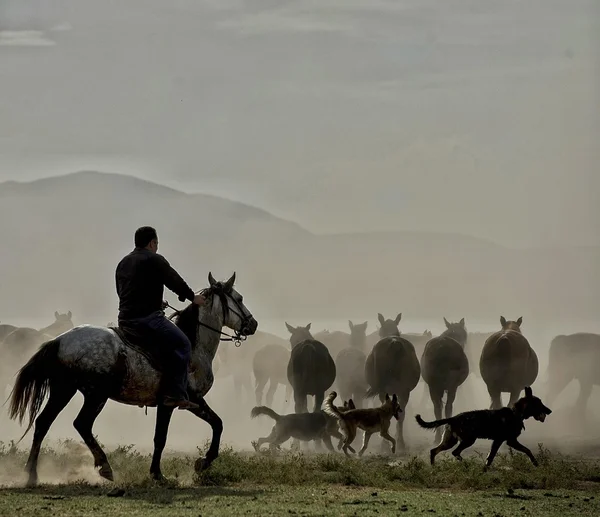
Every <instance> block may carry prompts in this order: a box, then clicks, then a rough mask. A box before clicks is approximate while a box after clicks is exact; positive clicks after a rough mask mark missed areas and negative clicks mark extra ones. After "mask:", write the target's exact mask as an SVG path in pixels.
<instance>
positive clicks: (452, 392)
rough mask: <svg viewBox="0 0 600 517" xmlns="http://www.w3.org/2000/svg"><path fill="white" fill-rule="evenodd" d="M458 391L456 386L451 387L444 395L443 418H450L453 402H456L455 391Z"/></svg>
mask: <svg viewBox="0 0 600 517" xmlns="http://www.w3.org/2000/svg"><path fill="white" fill-rule="evenodd" d="M457 390H458V386H452V387H451V388H450V389H449V390H448V391H447V395H446V407H445V408H444V416H445V417H446V418H451V417H452V409H453V408H452V406H453V404H454V401H455V400H456V391H457Z"/></svg>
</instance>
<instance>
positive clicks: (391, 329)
mask: <svg viewBox="0 0 600 517" xmlns="http://www.w3.org/2000/svg"><path fill="white" fill-rule="evenodd" d="M377 319H378V320H379V324H380V325H381V327H380V328H379V337H380V338H384V337H391V336H399V335H400V330H398V324H399V323H400V320H401V319H402V313H400V314H398V316H396V318H395V319H393V320H386V319H385V318H384V317H383V314H381V313H379V314H377Z"/></svg>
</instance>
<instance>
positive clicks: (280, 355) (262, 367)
mask: <svg viewBox="0 0 600 517" xmlns="http://www.w3.org/2000/svg"><path fill="white" fill-rule="evenodd" d="M273 337H274V338H276V341H280V338H279V337H277V336H273ZM281 341H283V340H281ZM289 361H290V350H289V348H287V347H285V346H283V345H282V344H280V343H278V342H276V343H270V344H268V345H265V346H263V347H262V348H261V349H260V350H257V352H256V354H254V358H253V359H252V371H253V372H254V378H255V380H256V384H255V395H256V405H257V406H262V397H263V391H264V389H265V387H266V385H267V383H269V389H268V390H267V395H266V405H267V406H268V407H270V408H272V407H273V397H274V396H275V392H276V390H277V387H278V386H279V385H280V384H281V385H282V386H284V388H285V399H286V402H287V401H288V400H290V396H291V394H292V386H291V385H290V383H289V382H288V379H287V365H288V363H289ZM286 405H287V404H286Z"/></svg>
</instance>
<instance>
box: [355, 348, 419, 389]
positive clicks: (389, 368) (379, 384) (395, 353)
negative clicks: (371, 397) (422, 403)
mask: <svg viewBox="0 0 600 517" xmlns="http://www.w3.org/2000/svg"><path fill="white" fill-rule="evenodd" d="M420 377H421V365H420V364H419V359H418V358H417V354H416V352H415V347H414V346H413V344H412V343H411V342H410V341H408V340H407V339H404V338H402V337H387V338H384V339H381V340H380V341H379V342H378V343H377V344H376V345H375V346H374V347H373V350H372V351H371V353H370V354H369V356H368V357H367V361H366V363H365V379H366V381H367V383H368V384H369V386H371V389H370V390H369V392H370V393H384V392H386V391H387V392H389V391H397V390H401V391H408V392H410V391H412V390H413V389H414V388H415V386H416V385H417V384H418V382H419V379H420Z"/></svg>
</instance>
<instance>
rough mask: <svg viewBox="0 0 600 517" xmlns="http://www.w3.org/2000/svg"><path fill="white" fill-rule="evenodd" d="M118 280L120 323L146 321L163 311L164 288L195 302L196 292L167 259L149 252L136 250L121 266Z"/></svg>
mask: <svg viewBox="0 0 600 517" xmlns="http://www.w3.org/2000/svg"><path fill="white" fill-rule="evenodd" d="M115 279H116V282H117V294H118V295H119V321H127V320H131V319H135V318H143V317H145V316H149V315H150V314H152V313H153V312H156V311H160V310H162V302H163V292H164V286H166V287H167V288H168V289H170V290H171V291H173V292H174V293H175V294H177V296H179V300H180V301H182V302H183V301H185V300H189V301H190V302H191V301H193V300H194V291H193V290H192V289H191V288H190V286H188V285H187V284H186V283H185V282H184V280H183V278H181V276H179V273H177V271H175V270H174V269H173V268H172V267H171V265H170V264H169V262H168V261H167V259H165V258H164V257H163V256H162V255H159V254H158V253H153V252H151V251H150V250H147V249H145V248H135V249H134V250H133V251H132V252H131V253H129V255H127V256H125V257H124V258H123V259H122V260H121V262H119V265H118V266H117V270H116V273H115Z"/></svg>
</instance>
